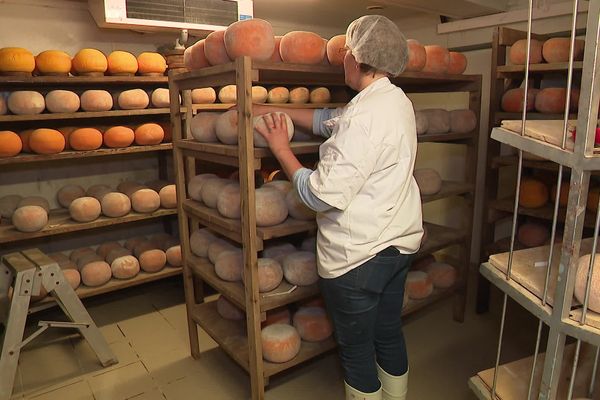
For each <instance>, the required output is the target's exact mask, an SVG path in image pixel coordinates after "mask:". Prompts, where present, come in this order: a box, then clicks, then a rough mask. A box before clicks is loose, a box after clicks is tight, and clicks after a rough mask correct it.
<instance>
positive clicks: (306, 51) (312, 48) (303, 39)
mask: <svg viewBox="0 0 600 400" xmlns="http://www.w3.org/2000/svg"><path fill="white" fill-rule="evenodd" d="M326 53H327V41H326V40H325V39H323V38H322V37H320V36H319V35H317V34H316V33H314V32H305V31H293V32H288V33H286V34H285V35H284V36H283V38H282V39H281V43H280V45H279V54H280V55H281V59H282V60H283V61H284V62H286V63H294V64H321V63H322V62H323V61H324V60H325V56H326Z"/></svg>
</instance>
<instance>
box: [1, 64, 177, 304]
mask: <svg viewBox="0 0 600 400" xmlns="http://www.w3.org/2000/svg"><path fill="white" fill-rule="evenodd" d="M167 84H168V78H167V77H166V76H157V77H145V76H103V77H77V76H34V77H24V76H2V77H0V87H2V88H3V90H5V91H15V90H36V91H40V92H42V93H45V92H47V91H50V90H54V89H67V90H73V91H78V92H79V91H82V90H86V89H109V88H112V89H116V90H127V89H133V88H140V87H143V88H147V89H154V88H159V87H166V86H167ZM169 113H170V109H169V108H147V109H142V110H111V111H103V112H85V111H77V112H74V113H48V112H44V113H41V114H36V115H0V124H2V126H3V129H10V130H15V131H20V130H25V129H33V128H41V127H54V126H65V125H81V126H93V125H95V124H99V123H115V124H128V123H130V122H131V121H132V120H134V121H147V120H148V118H150V119H153V120H156V119H157V118H160V120H161V121H168V117H169ZM172 149H173V145H172V143H161V144H158V145H152V146H135V145H134V146H130V147H126V148H119V149H111V148H104V147H102V148H99V149H97V150H92V151H74V150H66V151H63V152H61V153H58V154H50V155H39V154H30V153H21V154H19V155H17V156H15V157H9V158H0V170H2V171H3V172H4V171H18V170H19V169H21V168H27V167H28V166H30V165H33V164H35V166H36V167H37V168H52V165H53V163H54V162H55V161H59V160H84V159H97V158H99V157H100V158H101V157H111V158H112V157H119V156H129V155H142V154H151V155H153V156H156V157H157V158H158V166H159V167H158V171H157V176H156V177H157V178H159V179H167V178H168V176H167V175H168V173H167V170H168V164H169V163H170V160H169V156H170V153H171V151H172ZM1 185H2V184H1V183H0V188H1V187H2V186H1ZM5 194H8V193H3V194H2V195H5ZM176 214H177V210H175V209H163V208H160V209H158V210H157V211H155V212H153V213H148V214H141V213H136V212H134V211H132V212H130V213H128V214H127V215H125V216H123V217H121V218H108V217H104V216H101V217H100V218H98V219H96V220H95V221H92V222H86V223H79V222H75V221H74V220H72V219H71V218H70V216H69V212H68V211H67V210H65V209H54V210H50V213H49V218H48V224H47V226H46V227H45V228H44V229H42V230H41V231H38V232H32V233H25V232H19V231H18V230H16V229H15V228H14V226H12V225H11V224H10V222H9V221H2V223H1V224H0V247H1V248H2V252H3V253H8V252H10V251H12V250H11V249H14V248H16V247H24V246H28V245H30V244H31V246H32V247H35V246H38V245H39V244H40V242H43V241H47V240H52V239H58V238H60V237H61V236H64V235H68V234H72V233H75V232H78V233H85V232H89V231H92V230H96V229H106V228H108V227H112V226H114V227H117V226H122V225H125V224H132V223H138V222H141V221H150V220H162V221H163V222H164V226H165V229H168V230H170V222H169V219H170V220H172V219H173V218H174V217H175V216H176ZM181 271H182V268H174V267H170V266H167V267H166V268H165V269H164V270H162V271H160V272H158V273H155V274H149V273H144V272H142V273H140V274H139V275H138V276H136V277H135V278H133V279H130V280H126V281H119V280H115V279H113V280H111V281H109V282H108V283H107V284H106V285H103V286H101V287H96V288H90V287H85V286H83V285H82V286H81V287H80V288H78V289H77V290H76V293H77V294H78V295H79V296H80V297H81V298H84V297H90V296H95V295H98V294H102V293H107V292H111V291H115V290H120V289H123V288H127V287H130V286H134V285H139V284H142V283H145V282H150V281H155V280H158V279H162V278H166V277H170V276H173V275H177V274H180V273H181ZM54 304H55V303H54V300H53V299H52V298H45V299H43V300H41V301H39V302H36V303H33V305H32V306H31V308H30V312H35V311H38V310H41V309H44V308H48V307H50V306H52V305H54Z"/></svg>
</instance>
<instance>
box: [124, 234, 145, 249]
mask: <svg viewBox="0 0 600 400" xmlns="http://www.w3.org/2000/svg"><path fill="white" fill-rule="evenodd" d="M147 241H148V239H147V238H146V237H145V236H136V237H132V238H129V239H127V240H126V241H125V248H126V249H128V250H133V249H135V248H136V247H137V246H139V245H140V244H142V243H146V242H147Z"/></svg>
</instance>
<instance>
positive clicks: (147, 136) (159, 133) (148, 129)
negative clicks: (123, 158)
mask: <svg viewBox="0 0 600 400" xmlns="http://www.w3.org/2000/svg"><path fill="white" fill-rule="evenodd" d="M134 134H135V139H134V140H135V144H137V145H139V146H151V145H157V144H160V143H161V142H162V141H163V139H164V138H165V131H164V129H163V128H162V126H160V125H159V124H155V123H152V122H150V123H147V124H142V125H140V126H138V127H137V128H136V129H135V132H134Z"/></svg>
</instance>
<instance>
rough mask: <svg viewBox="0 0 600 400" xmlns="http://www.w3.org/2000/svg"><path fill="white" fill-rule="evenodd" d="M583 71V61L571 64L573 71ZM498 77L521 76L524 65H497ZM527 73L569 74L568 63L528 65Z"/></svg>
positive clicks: (523, 71)
mask: <svg viewBox="0 0 600 400" xmlns="http://www.w3.org/2000/svg"><path fill="white" fill-rule="evenodd" d="M582 69H583V61H574V62H573V71H581V70H582ZM496 71H497V72H498V77H503V76H506V75H522V74H524V73H525V65H499V66H497V67H496ZM529 71H530V72H533V73H549V72H564V73H567V72H569V63H568V62H560V63H544V64H529Z"/></svg>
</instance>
